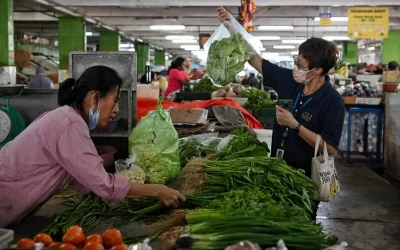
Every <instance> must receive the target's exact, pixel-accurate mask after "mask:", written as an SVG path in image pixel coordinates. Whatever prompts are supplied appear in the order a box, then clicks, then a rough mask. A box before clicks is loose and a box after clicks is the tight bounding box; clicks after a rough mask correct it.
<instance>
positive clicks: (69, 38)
mask: <svg viewBox="0 0 400 250" xmlns="http://www.w3.org/2000/svg"><path fill="white" fill-rule="evenodd" d="M58 29H59V33H58V46H59V51H60V52H59V53H60V69H61V70H67V69H68V67H69V64H68V58H69V53H70V52H74V51H86V34H85V33H86V27H85V21H84V20H83V18H82V17H70V16H66V17H60V18H58Z"/></svg>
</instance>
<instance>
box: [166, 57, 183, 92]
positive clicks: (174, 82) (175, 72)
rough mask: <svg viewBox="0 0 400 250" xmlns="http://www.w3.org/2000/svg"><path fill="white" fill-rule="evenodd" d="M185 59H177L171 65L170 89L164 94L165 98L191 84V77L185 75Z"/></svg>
mask: <svg viewBox="0 0 400 250" xmlns="http://www.w3.org/2000/svg"><path fill="white" fill-rule="evenodd" d="M184 63H185V58H183V57H177V58H176V59H175V60H174V61H172V63H171V68H170V69H171V70H170V72H169V77H168V87H167V89H166V90H165V92H164V97H168V95H169V94H171V93H173V92H176V91H178V90H181V89H182V88H183V86H184V85H187V84H189V77H188V76H187V75H186V73H185V64H184Z"/></svg>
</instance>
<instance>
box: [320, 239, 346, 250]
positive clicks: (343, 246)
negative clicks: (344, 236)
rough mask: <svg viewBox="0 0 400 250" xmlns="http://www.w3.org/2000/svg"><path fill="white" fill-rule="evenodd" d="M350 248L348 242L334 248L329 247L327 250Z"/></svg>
mask: <svg viewBox="0 0 400 250" xmlns="http://www.w3.org/2000/svg"><path fill="white" fill-rule="evenodd" d="M347 246H348V244H347V242H346V241H343V242H342V243H340V245H335V246H333V247H328V248H325V250H346V247H347Z"/></svg>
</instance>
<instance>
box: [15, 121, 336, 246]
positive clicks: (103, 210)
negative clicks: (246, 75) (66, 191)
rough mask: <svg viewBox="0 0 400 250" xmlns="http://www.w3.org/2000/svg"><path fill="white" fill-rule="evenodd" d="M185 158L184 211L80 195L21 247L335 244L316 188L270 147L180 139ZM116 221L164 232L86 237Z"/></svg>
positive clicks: (248, 137)
mask: <svg viewBox="0 0 400 250" xmlns="http://www.w3.org/2000/svg"><path fill="white" fill-rule="evenodd" d="M179 151H180V160H181V164H182V166H184V167H183V169H182V170H181V175H180V176H179V177H178V181H179V185H178V186H177V187H176V189H178V190H179V191H180V192H181V193H182V194H184V195H185V197H186V202H184V203H182V204H181V205H180V207H179V209H180V210H174V209H172V208H165V207H163V205H162V204H161V202H160V201H159V200H158V199H155V198H143V199H126V200H124V201H123V202H121V203H119V204H111V203H108V202H105V201H104V200H102V199H101V198H99V197H98V196H96V195H94V194H89V195H81V194H75V195H72V196H68V197H64V198H63V202H62V204H63V205H64V206H67V207H68V209H67V210H66V211H64V212H62V213H59V214H56V216H55V220H54V222H53V223H52V224H50V225H48V226H47V227H46V228H45V229H44V230H43V233H40V234H39V235H37V236H36V237H35V238H34V239H23V240H21V242H20V243H19V244H18V247H19V248H22V247H25V248H33V246H34V244H35V242H38V241H39V242H42V243H43V244H44V245H46V246H49V247H48V248H53V247H54V248H55V247H58V248H64V249H67V248H68V249H74V248H84V249H112V250H125V249H126V245H124V244H133V243H137V242H141V241H143V240H144V239H145V238H149V237H150V238H151V239H158V241H159V243H160V249H163V250H164V249H165V250H166V249H176V247H177V246H176V245H175V244H177V239H179V238H180V236H182V237H183V236H185V235H186V236H185V237H189V238H190V242H191V243H192V244H191V248H192V249H204V250H208V249H224V248H225V247H227V246H230V245H232V244H235V243H237V242H239V241H241V240H247V241H251V242H253V243H256V244H259V245H260V246H261V247H263V248H266V247H272V246H274V245H275V246H276V243H277V242H278V241H279V240H283V241H284V242H285V244H286V246H287V247H288V249H290V250H296V249H309V250H314V249H315V250H320V249H321V250H322V249H324V248H325V247H326V246H328V245H329V244H328V243H329V237H327V235H325V234H324V233H323V232H322V228H321V226H320V225H316V224H315V222H314V221H313V220H314V219H315V218H314V211H315V208H314V197H315V193H316V186H315V184H314V183H313V182H312V180H310V179H309V178H308V177H306V176H305V175H304V173H303V171H302V170H296V169H293V168H291V167H290V166H288V165H287V164H286V162H285V161H284V160H282V159H279V158H271V157H268V156H267V153H268V152H269V149H268V145H267V144H266V143H263V142H260V141H258V140H257V138H255V137H254V136H253V135H252V134H251V133H250V132H249V131H248V130H244V129H243V130H237V131H234V132H233V133H232V135H230V136H228V137H225V138H223V139H221V138H215V137H209V138H206V137H204V138H198V137H191V138H186V139H181V140H180V141H179ZM182 209H184V210H182ZM114 217H117V218H118V219H119V220H120V221H124V222H126V223H131V222H146V223H147V222H154V221H157V225H158V226H157V229H156V230H154V232H155V233H154V232H153V233H151V235H146V234H149V233H148V232H147V233H143V234H144V235H139V236H138V235H135V236H134V237H132V236H133V235H122V234H121V232H119V231H115V230H114V229H111V230H107V231H106V232H104V233H102V234H101V235H99V234H95V235H90V236H88V237H85V234H84V232H85V231H86V232H89V231H91V232H96V231H93V229H95V228H96V226H97V225H99V224H100V223H102V222H107V225H108V222H109V221H108V220H109V219H111V218H114ZM106 220H107V221H106ZM96 233H100V232H96ZM123 236H124V237H123ZM333 243H334V242H333ZM50 246H51V247H50Z"/></svg>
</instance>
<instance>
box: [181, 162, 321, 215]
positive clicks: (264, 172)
mask: <svg viewBox="0 0 400 250" xmlns="http://www.w3.org/2000/svg"><path fill="white" fill-rule="evenodd" d="M182 172H183V177H184V182H183V184H182V187H181V191H182V193H184V194H197V193H203V194H204V193H210V194H218V193H224V192H228V191H230V190H235V189H244V188H254V187H260V188H263V189H264V190H265V191H266V192H269V193H270V194H271V197H272V198H273V200H275V201H277V202H281V201H282V202H285V203H288V204H289V205H291V206H297V207H300V208H302V209H304V210H305V211H306V213H307V215H308V216H309V217H311V216H312V214H313V211H314V210H313V206H314V204H313V203H312V199H313V198H314V197H315V192H316V186H315V184H314V182H313V181H312V180H311V179H309V178H308V177H307V176H305V175H304V173H303V172H302V171H301V170H296V169H294V168H292V167H289V166H288V165H287V164H286V163H285V161H284V160H282V159H279V158H269V157H243V158H237V159H233V160H225V161H214V160H206V159H199V158H195V159H193V160H191V161H190V162H189V163H188V164H187V165H186V166H185V167H184V168H183V169H182Z"/></svg>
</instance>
